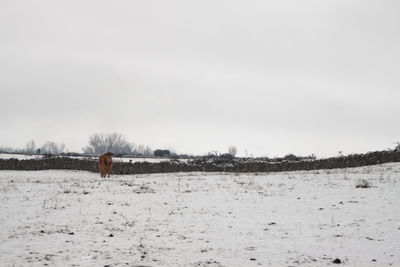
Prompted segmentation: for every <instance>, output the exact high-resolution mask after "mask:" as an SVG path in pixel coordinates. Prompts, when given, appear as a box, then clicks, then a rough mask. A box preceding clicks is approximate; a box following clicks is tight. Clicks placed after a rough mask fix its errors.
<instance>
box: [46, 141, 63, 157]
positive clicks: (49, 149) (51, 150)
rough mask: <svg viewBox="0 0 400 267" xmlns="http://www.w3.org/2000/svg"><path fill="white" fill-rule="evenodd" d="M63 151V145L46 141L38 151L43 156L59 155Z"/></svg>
mask: <svg viewBox="0 0 400 267" xmlns="http://www.w3.org/2000/svg"><path fill="white" fill-rule="evenodd" d="M64 150H65V144H63V143H61V144H57V143H56V142H53V141H48V142H46V143H45V144H44V145H43V146H42V147H41V148H40V151H41V153H43V154H54V155H57V154H60V153H63V152H64Z"/></svg>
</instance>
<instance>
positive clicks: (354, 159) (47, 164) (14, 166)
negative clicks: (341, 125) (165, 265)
mask: <svg viewBox="0 0 400 267" xmlns="http://www.w3.org/2000/svg"><path fill="white" fill-rule="evenodd" d="M388 162H400V151H379V152H371V153H367V154H357V155H350V156H345V157H337V158H328V159H320V160H312V161H293V162H290V161H286V162H280V163H269V162H262V161H255V160H235V159H227V160H224V161H221V160H220V159H219V160H217V161H216V160H206V159H197V160H194V161H192V162H188V163H183V162H179V161H164V162H159V163H149V162H135V163H124V162H116V163H114V164H113V168H112V171H111V173H112V174H144V173H170V172H195V171H203V172H282V171H298V170H318V169H335V168H350V167H361V166H367V165H374V164H381V163H388ZM49 169H66V170H85V171H90V172H98V167H97V161H94V160H82V159H72V158H67V157H57V158H50V159H29V160H17V159H7V160H6V159H0V170H49Z"/></svg>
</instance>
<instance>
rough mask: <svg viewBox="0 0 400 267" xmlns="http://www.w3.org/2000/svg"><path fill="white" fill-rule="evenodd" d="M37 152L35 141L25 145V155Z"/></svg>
mask: <svg viewBox="0 0 400 267" xmlns="http://www.w3.org/2000/svg"><path fill="white" fill-rule="evenodd" d="M35 152H36V144H35V141H34V140H30V141H28V143H26V145H25V153H27V154H34V153H35Z"/></svg>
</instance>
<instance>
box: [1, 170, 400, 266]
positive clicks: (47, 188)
mask: <svg viewBox="0 0 400 267" xmlns="http://www.w3.org/2000/svg"><path fill="white" fill-rule="evenodd" d="M360 179H366V180H367V181H368V182H370V183H371V184H372V187H371V188H356V184H357V182H358V181H359V180H360ZM0 201H1V202H0V229H1V231H0V265H1V266H13V265H15V266H43V265H46V264H47V265H48V266H73V265H75V266H105V265H110V266H135V265H148V266H268V265H271V266H298V265H303V266H326V265H334V264H332V261H333V260H334V259H335V258H339V259H340V260H341V261H342V265H348V266H388V265H393V266H399V265H400V163H392V164H384V165H376V166H369V167H362V168H354V169H340V170H319V171H309V172H305V171H303V172H283V173H270V174H268V173H256V174H232V173H225V174H224V173H174V174H152V175H125V176H123V175H114V176H112V177H111V178H110V179H101V178H100V177H99V174H95V173H90V172H85V171H63V170H49V171H0Z"/></svg>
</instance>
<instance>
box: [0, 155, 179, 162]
mask: <svg viewBox="0 0 400 267" xmlns="http://www.w3.org/2000/svg"><path fill="white" fill-rule="evenodd" d="M67 157H68V158H72V159H81V160H86V159H91V160H98V159H99V157H95V156H93V157H83V156H81V157H75V156H67ZM42 158H43V156H41V155H24V154H8V153H0V159H18V160H25V159H42ZM113 161H114V162H131V163H135V162H150V163H158V162H163V161H170V159H169V158H127V157H124V158H117V157H114V158H113ZM179 161H182V162H187V160H186V159H180V160H179Z"/></svg>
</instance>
